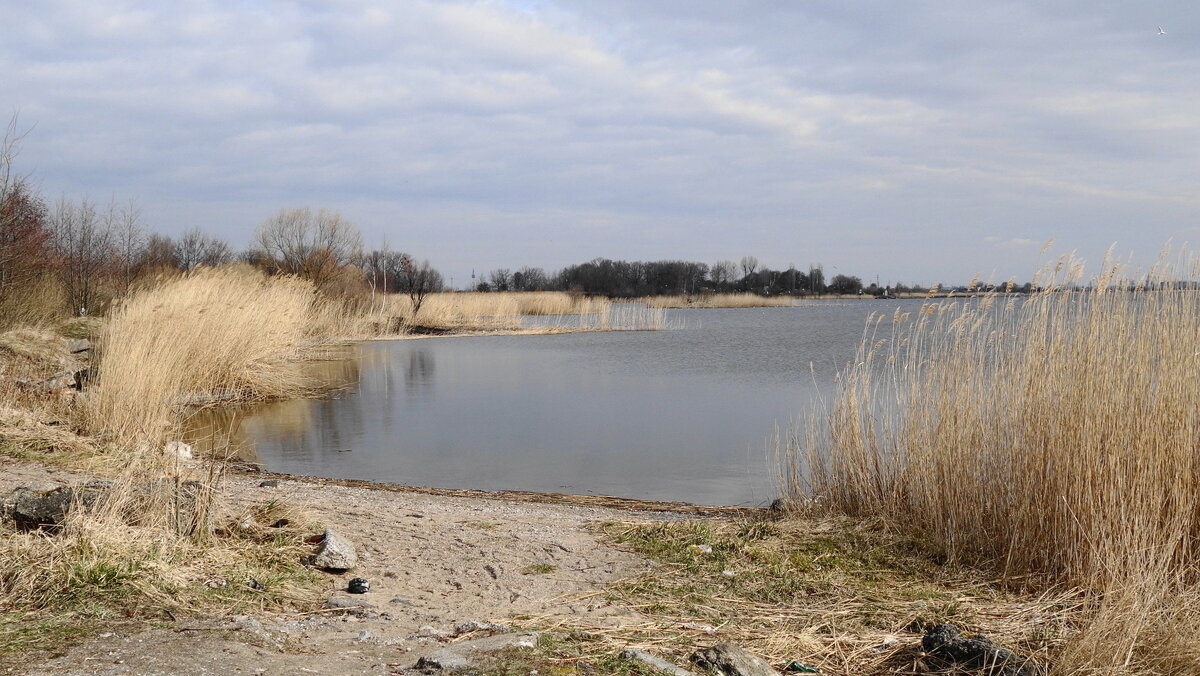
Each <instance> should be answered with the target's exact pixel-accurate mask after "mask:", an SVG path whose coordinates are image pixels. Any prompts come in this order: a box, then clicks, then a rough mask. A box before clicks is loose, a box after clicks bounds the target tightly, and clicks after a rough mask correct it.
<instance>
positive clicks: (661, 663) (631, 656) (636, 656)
mask: <svg viewBox="0 0 1200 676" xmlns="http://www.w3.org/2000/svg"><path fill="white" fill-rule="evenodd" d="M621 659H623V660H637V661H638V662H642V663H643V664H647V665H649V666H651V667H653V668H655V669H658V670H659V671H665V672H667V673H668V674H671V676H696V674H695V673H694V672H691V671H688V670H687V669H683V668H680V667H677V666H675V665H674V664H671V663H670V662H668V661H666V660H664V659H663V658H661V657H655V656H654V655H651V654H650V653H646V652H642V651H641V650H634V649H632V648H631V649H629V650H622V651H621Z"/></svg>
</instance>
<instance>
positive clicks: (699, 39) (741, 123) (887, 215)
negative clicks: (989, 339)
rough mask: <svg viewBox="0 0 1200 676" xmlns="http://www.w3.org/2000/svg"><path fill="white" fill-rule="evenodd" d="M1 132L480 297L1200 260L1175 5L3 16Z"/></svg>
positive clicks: (179, 225)
mask: <svg viewBox="0 0 1200 676" xmlns="http://www.w3.org/2000/svg"><path fill="white" fill-rule="evenodd" d="M1159 26H1161V27H1162V28H1163V29H1165V31H1166V34H1165V35H1159V34H1158V33H1159ZM10 111H19V114H20V121H21V123H22V125H23V126H25V127H32V130H31V132H30V133H29V134H28V136H27V137H26V138H25V140H24V144H23V149H22V154H21V156H20V158H19V163H20V164H19V166H20V168H21V169H22V170H24V171H25V172H27V173H31V174H33V176H34V177H35V178H36V180H37V181H38V184H39V185H40V186H41V188H42V190H43V192H44V193H45V194H46V195H47V196H48V197H51V198H56V197H58V196H59V195H62V194H66V195H68V196H70V197H76V198H77V197H83V196H87V197H90V198H91V199H94V200H97V201H101V202H106V201H108V200H109V199H110V198H111V197H115V198H117V199H118V200H126V199H128V198H135V199H136V200H137V201H138V202H139V203H140V204H141V206H142V208H143V210H144V212H145V216H146V220H147V222H148V225H149V226H150V227H151V228H153V229H155V230H157V231H159V232H163V233H166V234H172V235H174V234H178V233H180V232H182V231H184V230H186V229H188V228H191V227H199V228H201V229H203V230H205V231H206V232H208V233H210V234H213V235H216V236H219V237H222V238H224V239H227V240H229V241H230V242H231V243H233V244H234V245H235V246H238V247H241V246H243V245H245V244H246V243H247V241H248V240H249V238H250V236H251V233H252V232H253V230H254V228H255V227H257V225H258V224H259V223H261V222H262V221H263V219H264V218H266V217H267V216H269V215H270V214H271V213H273V212H275V211H277V210H278V209H280V208H281V207H291V206H303V205H310V206H313V207H322V206H323V207H330V208H333V209H336V210H338V211H340V212H342V213H343V214H344V215H345V216H347V217H348V218H350V219H351V220H352V221H354V222H355V223H356V224H357V225H358V226H359V227H360V228H361V230H362V231H363V234H364V239H365V240H366V242H367V244H368V245H376V244H378V243H379V242H381V241H382V240H383V239H384V238H386V240H387V242H388V243H389V244H390V245H391V246H392V247H393V248H398V249H403V250H406V251H409V252H411V253H413V254H415V255H417V256H418V257H422V258H429V259H430V260H431V261H432V262H433V263H434V264H435V265H436V266H437V267H439V268H440V269H442V270H443V272H444V273H445V274H446V276H447V279H449V278H450V277H453V278H454V281H455V283H456V284H457V285H459V286H462V285H463V284H464V282H465V281H466V279H467V278H468V277H469V275H470V273H471V270H472V269H475V270H477V271H479V272H482V271H485V270H490V269H492V268H497V267H509V268H517V267H520V266H523V265H531V266H541V267H545V268H547V269H548V270H553V269H556V268H558V267H561V266H563V265H565V264H569V263H575V262H582V261H585V260H589V259H591V258H595V257H609V258H624V259H631V260H632V259H637V260H657V259H663V258H682V259H688V260H699V261H704V262H708V263H711V262H713V261H715V260H718V259H723V258H729V259H734V260H736V259H737V258H739V257H741V256H743V255H748V254H749V255H755V256H757V257H758V258H759V260H760V261H761V262H762V263H763V264H765V265H768V266H770V267H773V268H782V267H786V266H787V265H789V264H796V265H798V266H801V267H804V266H807V265H809V264H810V263H823V264H824V265H825V269H826V272H827V274H836V273H840V272H845V273H851V274H857V275H860V276H862V277H863V278H864V279H867V280H870V281H874V279H875V277H876V276H878V277H879V279H880V281H881V282H885V283H886V282H889V281H906V282H912V281H916V282H925V283H928V282H934V281H945V282H961V281H966V279H968V278H970V277H971V276H972V275H975V274H981V275H983V276H985V277H987V276H991V275H993V274H994V275H995V276H997V277H998V278H1006V277H1008V276H1010V275H1013V276H1016V277H1018V278H1024V279H1027V278H1028V277H1029V275H1030V273H1031V272H1032V271H1033V269H1034V268H1035V267H1037V264H1038V261H1039V260H1040V258H1039V250H1040V249H1041V246H1042V244H1043V242H1045V241H1046V240H1048V239H1050V238H1054V239H1055V244H1054V247H1053V251H1055V252H1062V251H1070V250H1078V251H1079V252H1080V254H1082V255H1084V256H1085V257H1087V258H1089V259H1093V260H1094V259H1096V258H1098V257H1099V256H1100V254H1101V253H1102V252H1103V251H1104V249H1106V248H1107V247H1108V246H1109V245H1110V244H1112V243H1114V242H1116V243H1117V245H1118V246H1117V248H1118V250H1119V251H1121V252H1129V251H1133V252H1135V253H1136V254H1137V255H1139V256H1143V257H1153V255H1154V254H1155V253H1157V251H1158V250H1159V249H1160V248H1161V247H1162V245H1163V244H1164V243H1165V242H1166V241H1167V240H1168V239H1173V240H1174V241H1175V242H1176V243H1183V242H1192V243H1200V236H1197V235H1198V234H1200V184H1198V179H1200V4H1197V3H1191V2H1180V1H1178V0H1175V1H1172V2H1165V1H1153V0H1151V1H1146V2H1137V3H1132V2H1096V1H1087V2H1083V1H1080V2H1062V1H1055V2H1045V1H1043V0H1029V1H1027V2H988V3H983V2H961V1H946V2H898V1H891V0H887V1H883V0H881V1H879V2H869V3H865V2H845V1H842V0H830V1H828V2H817V1H810V2H799V1H789V2H737V1H735V0H718V1H714V2H701V1H697V0H687V1H679V2H654V1H652V0H630V1H628V2H626V1H623V0H602V1H599V0H593V1H591V2H583V1H578V2H577V1H575V0H544V1H542V0H512V1H510V2H501V1H493V2H467V3H460V2H417V1H414V2H386V3H367V2H356V1H351V0H341V1H331V2H317V1H315V0H314V1H309V2H286V3H285V2H269V1H262V2H253V1H249V0H245V1H242V2H217V1H214V2H189V1H179V2H169V3H164V2H146V3H137V2H107V1H103V0H78V1H76V2H28V1H27V0H0V112H2V113H4V115H8V114H9V112H10Z"/></svg>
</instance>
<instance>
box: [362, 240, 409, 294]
mask: <svg viewBox="0 0 1200 676" xmlns="http://www.w3.org/2000/svg"><path fill="white" fill-rule="evenodd" d="M404 256H405V254H403V253H401V252H399V251H392V250H391V249H390V248H388V245H387V243H386V242H385V243H384V244H383V245H382V246H381V247H380V248H378V249H373V250H371V252H370V253H367V254H363V256H362V258H361V259H360V263H361V265H362V269H363V275H364V276H365V277H366V279H367V284H368V285H370V287H371V294H372V295H374V294H375V292H376V291H379V292H380V293H392V292H394V291H396V290H398V289H399V288H400V279H401V277H402V276H403V271H402V269H401V268H402V265H401V263H402V261H403V259H404Z"/></svg>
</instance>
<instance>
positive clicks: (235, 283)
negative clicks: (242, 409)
mask: <svg viewBox="0 0 1200 676" xmlns="http://www.w3.org/2000/svg"><path fill="white" fill-rule="evenodd" d="M335 319H337V315H336V313H331V312H330V311H329V310H328V309H327V308H325V307H324V306H323V305H322V304H321V303H320V302H319V301H318V300H317V299H316V296H315V294H314V293H313V291H312V286H311V284H309V283H308V282H299V281H297V280H294V279H290V278H266V277H264V276H263V275H262V273H259V272H257V271H254V270H251V269H248V268H242V267H233V268H224V269H218V270H205V271H202V272H199V273H195V274H193V275H190V276H188V277H183V278H180V277H173V278H171V279H168V280H164V281H162V282H161V283H157V284H150V285H147V286H145V287H144V288H143V289H142V291H141V292H139V293H135V294H133V295H132V296H131V297H130V298H129V299H128V300H127V301H126V302H125V303H123V304H122V305H121V306H120V308H119V309H118V310H117V311H115V312H114V313H113V316H112V317H111V318H110V320H109V321H108V322H107V324H105V325H104V326H103V328H102V329H101V328H100V327H99V325H98V324H97V323H96V322H95V321H93V320H73V321H72V322H69V323H67V324H62V325H59V326H57V327H54V328H53V329H52V328H41V329H31V328H25V329H17V330H13V331H9V332H7V333H4V334H0V383H3V385H2V386H0V452H2V453H3V454H5V455H8V456H12V457H18V458H22V459H32V460H40V461H43V462H52V463H55V464H59V465H66V466H69V467H72V468H75V469H78V470H81V474H80V476H81V477H82V476H97V475H99V476H104V477H108V479H107V480H106V482H105V483H104V484H103V485H102V486H100V487H99V488H97V489H96V490H95V492H94V493H88V495H89V496H91V497H89V498H88V499H86V500H85V499H82V498H81V497H80V495H82V494H81V493H77V494H76V498H75V504H74V506H73V507H72V509H71V510H70V511H69V512H68V515H67V518H66V521H64V522H63V523H62V524H61V525H60V526H58V527H56V528H55V529H53V530H52V531H50V532H44V531H38V530H34V531H28V532H25V531H20V530H14V529H12V528H13V527H9V526H4V527H0V529H2V530H0V653H5V652H9V651H14V650H18V651H25V650H29V649H36V648H39V647H52V646H54V645H55V644H56V643H57V642H58V641H60V640H61V639H62V638H64V637H67V636H70V635H72V634H74V633H77V632H78V631H80V630H84V629H87V628H91V627H95V626H98V624H99V623H104V624H106V625H107V626H110V627H111V625H112V623H114V622H127V621H131V620H141V619H145V618H146V617H149V616H159V615H160V614H161V613H162V612H164V611H166V612H170V611H175V612H184V613H191V612H197V611H215V612H234V611H242V612H244V611H246V610H253V609H255V608H262V607H274V608H278V607H294V606H302V607H307V606H308V605H310V604H312V603H313V602H315V600H316V599H317V597H318V596H319V594H320V592H321V584H320V580H318V579H317V578H316V577H315V576H314V574H313V573H311V572H310V571H308V570H307V569H306V568H304V567H303V566H302V565H301V563H300V561H301V556H302V552H306V551H309V549H310V548H309V547H308V546H307V545H304V544H303V538H304V536H305V535H306V534H307V529H308V528H309V527H310V526H309V525H308V524H309V520H308V519H305V518H303V516H302V515H296V514H291V515H289V518H287V519H286V524H287V525H284V526H281V525H279V524H281V516H280V515H281V514H284V513H286V512H288V508H287V506H286V505H281V504H277V503H276V504H269V505H260V506H255V507H250V508H248V510H247V511H242V510H241V509H240V508H238V509H235V508H233V507H231V506H230V505H227V504H223V503H222V502H221V500H220V499H219V492H218V491H217V487H218V485H219V483H220V475H221V472H222V467H223V466H224V465H223V462H222V459H221V458H219V457H218V458H209V459H206V460H204V461H200V462H196V463H188V464H182V463H180V462H179V461H178V460H176V459H174V458H172V457H171V456H169V455H166V454H164V453H163V452H162V451H161V449H162V447H163V444H162V442H163V441H164V439H165V438H166V436H167V435H168V433H170V432H171V431H173V430H176V429H178V426H179V424H180V423H181V420H182V416H183V415H184V414H185V413H186V409H185V408H184V407H181V406H180V405H179V397H180V395H181V394H182V393H184V392H188V391H192V390H207V389H213V388H228V389H231V390H236V391H238V392H243V393H245V394H249V395H253V396H280V395H291V394H294V393H296V392H297V391H299V390H300V388H302V387H304V384H303V383H300V382H297V381H296V379H295V377H294V376H293V375H292V374H293V373H294V369H290V368H288V365H289V362H291V361H294V360H295V359H297V358H299V357H301V356H303V355H304V354H305V351H306V350H307V349H311V347H312V346H313V345H317V344H320V342H321V341H322V340H323V339H324V337H325V336H326V335H330V334H333V333H335V332H336V331H337V330H339V328H340V325H339V324H338V323H337V322H336V321H332V320H335ZM97 330H99V331H100V332H101V339H102V343H101V344H102V345H103V347H104V349H103V351H102V352H101V353H100V354H99V355H97V357H96V360H95V362H94V363H95V365H96V366H98V367H99V370H100V372H101V373H102V374H103V376H102V377H101V379H100V382H99V384H97V385H96V386H95V387H92V388H89V390H88V391H86V392H83V393H80V394H78V395H72V394H71V393H70V392H69V391H61V390H58V389H48V388H46V387H44V386H42V385H41V384H39V383H38V380H39V379H42V378H45V377H46V376H48V375H51V374H53V373H56V372H60V371H62V370H64V369H66V371H67V372H68V373H69V372H71V371H74V370H78V369H82V368H84V367H86V366H87V365H88V363H87V362H86V361H81V360H80V358H79V357H77V356H72V355H70V354H69V353H68V350H67V343H66V341H65V340H64V338H63V337H62V335H61V333H60V332H65V333H68V334H73V335H79V334H81V333H89V332H92V331H97ZM22 383H32V384H22ZM80 480H82V479H80ZM251 580H254V581H256V582H255V584H254V585H253V586H250V585H249V583H250V581H251Z"/></svg>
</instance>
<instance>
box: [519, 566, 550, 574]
mask: <svg viewBox="0 0 1200 676" xmlns="http://www.w3.org/2000/svg"><path fill="white" fill-rule="evenodd" d="M556 570H558V566H554V565H551V564H549V563H535V564H533V565H532V566H525V567H524V568H522V569H521V574H522V575H549V574H550V573H553V572H555V571H556Z"/></svg>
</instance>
